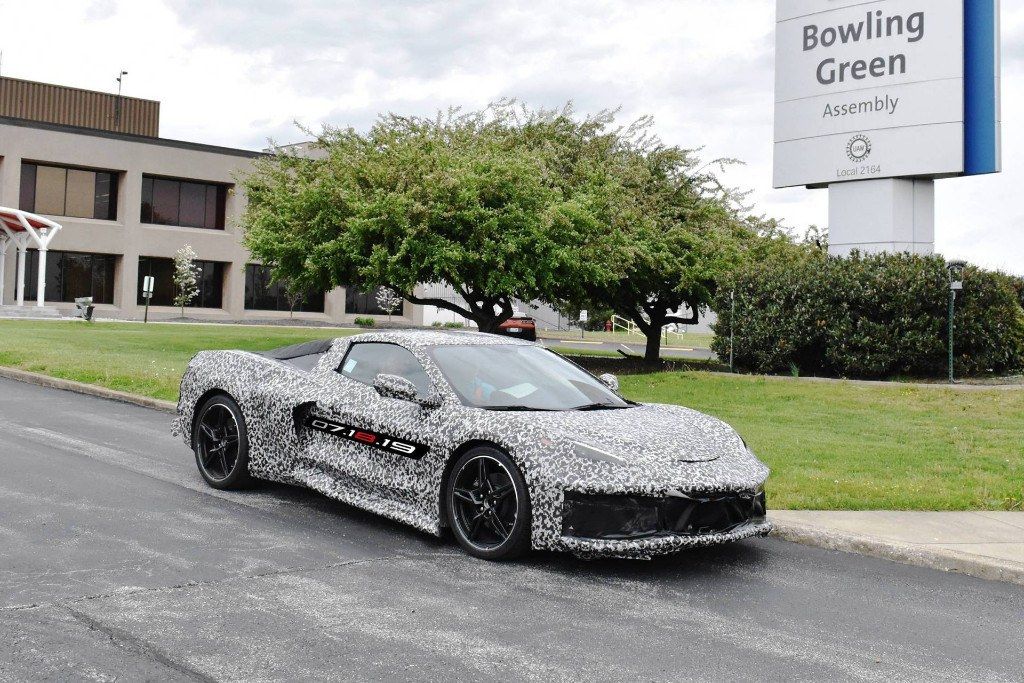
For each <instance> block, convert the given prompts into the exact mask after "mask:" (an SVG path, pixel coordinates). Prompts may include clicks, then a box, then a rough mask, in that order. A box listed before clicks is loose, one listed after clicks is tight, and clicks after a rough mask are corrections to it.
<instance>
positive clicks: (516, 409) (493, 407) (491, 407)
mask: <svg viewBox="0 0 1024 683" xmlns="http://www.w3.org/2000/svg"><path fill="white" fill-rule="evenodd" d="M480 407H481V408H483V409H484V410H507V411H526V410H539V411H546V412H550V411H552V410H555V408H535V407H533V406H520V405H517V406H480Z"/></svg>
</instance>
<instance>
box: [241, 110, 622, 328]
mask: <svg viewBox="0 0 1024 683" xmlns="http://www.w3.org/2000/svg"><path fill="white" fill-rule="evenodd" d="M632 132H635V131H631V130H630V129H625V130H624V129H621V128H616V127H615V124H614V116H613V115H612V114H611V113H608V112H605V113H602V114H600V115H597V116H593V117H587V118H578V117H576V116H574V114H573V112H572V110H571V108H570V107H568V106H567V107H565V108H563V109H560V110H539V111H532V110H528V109H526V108H524V107H521V106H519V105H517V104H516V103H514V102H511V101H508V102H501V103H498V104H495V105H491V106H489V107H487V108H485V109H483V110H480V111H477V112H472V113H461V112H459V111H457V110H452V111H449V112H446V113H442V114H439V115H438V116H437V117H435V118H432V119H426V118H417V117H406V116H398V115H395V114H388V115H386V116H382V117H381V118H380V119H379V120H378V121H377V123H376V124H375V125H374V126H373V127H372V128H371V130H370V131H369V132H367V133H360V132H358V131H356V130H354V129H352V128H345V129H340V128H330V127H328V128H325V129H324V130H323V132H322V133H321V134H320V135H319V136H318V137H317V140H316V141H315V143H314V144H313V146H312V154H308V155H297V154H294V153H286V152H280V153H278V154H275V155H272V156H269V157H266V158H264V159H261V160H259V161H257V162H256V165H255V169H254V171H253V172H252V173H251V174H250V175H248V176H247V177H245V178H244V179H243V185H244V188H245V190H246V193H247V195H248V205H247V208H246V211H245V215H244V217H243V224H244V227H245V242H246V245H247V246H248V248H249V249H250V251H251V252H252V253H253V255H254V256H255V257H256V258H259V259H261V260H262V261H263V262H264V263H265V264H267V265H270V266H271V267H272V268H273V273H274V277H275V279H286V280H289V281H291V282H294V283H297V284H296V286H301V287H302V288H304V289H307V290H316V289H320V290H326V289H329V288H331V287H334V286H339V285H351V284H357V285H359V286H360V287H363V288H372V287H376V286H387V287H391V288H392V289H394V290H395V291H397V292H400V293H401V294H402V295H403V296H404V297H405V298H406V299H408V300H409V301H411V302H413V303H417V304H432V305H436V306H438V307H441V308H445V309H449V310H452V311H455V312H457V313H459V314H460V315H463V316H465V317H467V318H469V319H471V320H474V321H475V322H476V323H477V324H478V326H479V327H480V329H481V330H484V331H493V330H495V329H496V328H497V327H498V325H499V324H500V323H501V322H502V321H504V320H505V319H507V318H508V317H510V316H511V315H512V312H513V310H512V305H513V300H514V299H521V300H525V301H532V300H535V299H540V300H545V301H566V300H582V299H584V298H585V297H586V293H587V292H589V291H592V290H593V289H594V288H596V287H601V286H604V285H606V284H607V283H608V282H610V281H612V280H617V279H621V277H622V272H623V271H622V269H623V267H624V263H625V261H626V260H627V259H626V258H625V257H626V256H627V255H628V252H629V246H628V243H627V238H626V233H625V230H624V228H625V227H626V226H628V225H631V224H634V223H636V221H637V220H638V217H637V216H636V215H635V213H634V212H635V211H636V210H637V209H638V208H639V205H638V204H637V203H636V202H635V201H632V200H631V199H630V198H629V196H628V191H627V188H626V187H625V185H624V178H625V175H624V173H623V172H622V168H621V165H622V164H623V163H624V157H623V155H622V154H621V151H622V140H623V139H624V133H625V135H627V136H628V135H630V134H632ZM429 283H445V284H448V285H450V286H451V287H452V288H454V290H455V291H456V292H458V293H459V294H460V295H461V296H462V297H463V298H464V299H465V302H466V303H465V304H463V303H462V302H460V301H452V300H448V299H445V298H429V297H425V296H423V295H422V294H418V293H417V292H418V290H417V285H420V284H429Z"/></svg>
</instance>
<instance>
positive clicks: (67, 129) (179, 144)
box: [0, 116, 269, 159]
mask: <svg viewBox="0 0 1024 683" xmlns="http://www.w3.org/2000/svg"><path fill="white" fill-rule="evenodd" d="M0 125H5V126H20V127H22V128H37V129H40V130H52V131H56V132H59V133H70V134H72V135H88V136H90V137H94V138H107V139H110V140H122V141H125V142H136V143H139V144H143V145H156V146H158V147H173V148H175V149H190V150H193V151H196V152H210V153H213V154H224V155H227V156H236V157H245V158H248V159H256V158H258V157H264V156H269V155H268V154H267V153H266V152H257V151H254V150H251V149H238V148H236V147H221V146H220V145H205V144H203V143H200V142H186V141H184V140H171V139H168V138H154V137H149V136H147V135H133V134H131V133H118V132H115V131H109V130H96V129H93V128H81V127H79V126H67V125H63V124H59V123H44V122H42V121H30V120H28V119H16V118H11V117H9V116H0Z"/></svg>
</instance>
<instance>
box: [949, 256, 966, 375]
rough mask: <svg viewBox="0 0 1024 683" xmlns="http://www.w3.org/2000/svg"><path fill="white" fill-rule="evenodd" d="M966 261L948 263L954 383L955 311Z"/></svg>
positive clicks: (950, 361) (950, 363)
mask: <svg viewBox="0 0 1024 683" xmlns="http://www.w3.org/2000/svg"><path fill="white" fill-rule="evenodd" d="M966 265H967V264H966V263H965V262H964V261H950V262H949V263H947V264H946V268H947V270H949V334H948V336H949V383H950V384H953V382H954V381H955V380H954V378H953V311H954V308H955V306H956V293H957V292H959V291H960V290H961V289H963V288H964V282H963V277H964V266H966Z"/></svg>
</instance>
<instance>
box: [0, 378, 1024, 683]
mask: <svg viewBox="0 0 1024 683" xmlns="http://www.w3.org/2000/svg"><path fill="white" fill-rule="evenodd" d="M0 418H2V424H0V680H12V681H15V680H16V681H21V680H43V679H45V680H54V679H56V680H145V679H150V680H153V679H158V680H196V679H199V680H211V679H213V680H230V679H234V680H253V679H261V680H276V679H287V680H323V679H329V678H330V679H348V680H375V679H376V680H380V679H386V680H403V679H408V680H422V679H434V680H460V679H462V680H479V679H483V678H501V679H506V680H519V679H527V680H545V681H547V680H571V681H579V680H687V679H692V680H734V679H744V680H749V679H770V680H782V679H787V680H789V679H812V680H825V679H843V680H850V679H864V680H889V679H899V680H922V681H923V680H928V681H936V680H1020V678H1021V677H1022V674H1024V640H1022V638H1021V634H1022V631H1024V629H1022V617H1024V589H1022V588H1020V587H1017V586H1012V585H1009V584H1002V583H990V582H985V581H980V580H975V579H971V578H968V577H963V576H959V575H953V574H944V573H941V572H937V571H933V570H928V569H922V568H917V567H909V566H903V565H898V564H893V563H889V562H885V561H882V560H876V559H871V558H866V557H861V556H858V555H851V554H844V553H838V552H832V551H826V550H820V549H815V548H807V547H803V546H799V545H793V544H788V543H785V542H782V541H777V540H773V539H767V540H766V539H760V540H750V541H747V542H743V543H738V544H735V545H732V546H727V547H723V548H717V549H711V550H705V551H699V552H691V553H688V554H685V555H680V556H677V557H674V558H667V559H662V560H658V561H654V562H627V561H601V562H585V561H580V560H576V559H573V558H571V557H563V556H558V555H552V554H536V555H533V556H531V557H530V558H528V559H527V560H525V561H523V562H520V563H516V564H491V563H487V562H482V561H478V560H474V559H471V558H469V557H466V556H464V555H463V554H462V553H461V552H459V551H458V549H457V548H455V547H454V546H453V545H451V544H449V543H446V542H442V541H437V540H433V539H431V538H429V537H426V536H424V535H422V534H419V533H417V532H415V531H411V530H409V529H406V528H404V527H401V526H399V525H397V524H394V523H391V522H388V521H385V520H382V519H379V518H376V517H374V516H372V515H369V514H365V513H362V512H360V511H357V510H355V509H352V508H349V507H347V506H345V505H342V504H338V503H334V502H331V501H328V500H327V499H325V498H323V497H321V496H318V495H315V494H312V493H308V492H305V491H302V490H299V489H295V488H290V487H284V486H265V487H262V488H260V489H259V490H256V491H253V492H248V493H221V492H217V491H214V490H212V489H209V488H207V487H206V486H205V485H204V484H203V482H202V481H201V479H200V478H199V476H198V474H197V473H196V471H195V467H194V463H193V461H192V458H191V453H190V452H189V451H188V450H187V449H186V447H185V446H184V445H183V444H181V443H179V442H177V441H176V440H173V439H172V438H171V437H170V436H169V435H168V428H169V421H170V418H169V416H168V415H166V414H163V413H157V412H153V411H150V410H146V409H142V408H138V407H134V406H128V405H122V404H118V403H113V402H108V401H105V400H102V399H96V398H91V397H86V396H80V395H76V394H71V393H65V392H61V391H55V390H50V389H42V388H39V387H35V386H30V385H26V384H20V383H17V382H12V381H8V380H0Z"/></svg>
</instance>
